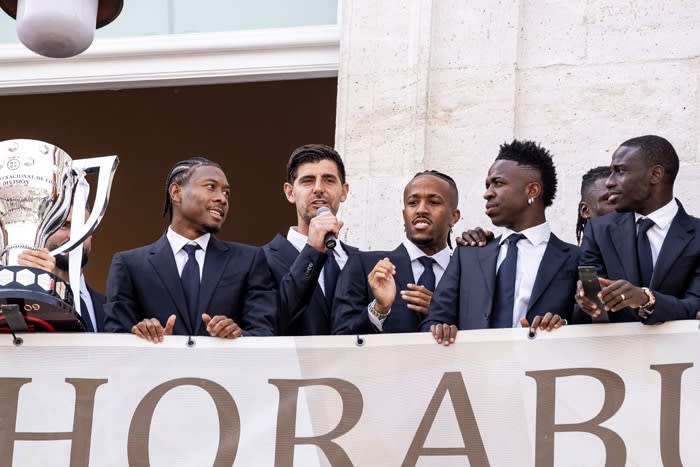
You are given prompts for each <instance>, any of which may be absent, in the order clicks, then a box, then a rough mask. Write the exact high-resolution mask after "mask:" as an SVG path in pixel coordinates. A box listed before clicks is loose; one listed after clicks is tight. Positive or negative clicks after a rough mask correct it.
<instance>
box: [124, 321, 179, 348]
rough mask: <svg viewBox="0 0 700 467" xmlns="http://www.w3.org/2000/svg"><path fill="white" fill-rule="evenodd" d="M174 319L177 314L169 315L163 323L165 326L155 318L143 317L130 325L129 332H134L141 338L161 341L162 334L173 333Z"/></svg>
mask: <svg viewBox="0 0 700 467" xmlns="http://www.w3.org/2000/svg"><path fill="white" fill-rule="evenodd" d="M176 319H177V316H175V315H170V316H169V317H168V321H167V322H166V323H165V328H164V327H163V326H162V325H161V324H160V321H158V320H157V319H156V318H149V319H144V320H143V321H141V322H140V323H137V324H135V325H134V326H132V327H131V333H132V334H136V335H137V336H139V337H140V338H141V339H146V340H147V341H149V342H153V343H154V344H158V343H160V342H163V336H171V335H172V334H173V327H175V320H176Z"/></svg>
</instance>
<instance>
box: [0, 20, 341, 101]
mask: <svg viewBox="0 0 700 467" xmlns="http://www.w3.org/2000/svg"><path fill="white" fill-rule="evenodd" d="M339 46H340V32H339V27H338V25H330V26H305V27H295V28H280V29H259V30H250V31H230V32H217V33H196V34H170V35H161V36H134V37H124V38H110V39H96V40H95V42H94V43H93V45H92V46H91V47H90V49H88V50H87V51H86V52H84V53H83V54H81V55H78V56H77V57H72V58H69V59H50V58H45V57H41V56H39V55H36V54H34V53H33V52H31V51H29V50H27V49H26V48H24V46H22V45H21V44H8V45H0V69H2V73H0V95H13V94H35V93H51V92H69V91H93V90H106V89H109V90H117V89H128V88H144V87H156V86H178V85H190V84H218V83H234V82H246V81H270V80H284V79H306V78H325V77H332V76H337V75H338V66H339Z"/></svg>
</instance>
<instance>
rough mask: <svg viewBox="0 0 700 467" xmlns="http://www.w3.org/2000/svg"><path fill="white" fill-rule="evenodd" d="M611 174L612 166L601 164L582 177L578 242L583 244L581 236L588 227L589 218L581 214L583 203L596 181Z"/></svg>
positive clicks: (577, 229)
mask: <svg viewBox="0 0 700 467" xmlns="http://www.w3.org/2000/svg"><path fill="white" fill-rule="evenodd" d="M609 176H610V167H607V166H604V165H601V166H599V167H594V168H592V169H591V170H589V171H588V172H586V173H585V174H583V178H581V201H579V203H578V219H577V220H576V242H577V243H578V244H581V236H582V235H583V229H585V228H586V223H587V222H588V219H586V218H585V217H583V216H582V215H581V203H583V202H584V200H585V198H586V195H587V194H588V191H589V190H590V189H591V188H593V185H595V182H597V181H598V180H600V179H602V178H608V177H609Z"/></svg>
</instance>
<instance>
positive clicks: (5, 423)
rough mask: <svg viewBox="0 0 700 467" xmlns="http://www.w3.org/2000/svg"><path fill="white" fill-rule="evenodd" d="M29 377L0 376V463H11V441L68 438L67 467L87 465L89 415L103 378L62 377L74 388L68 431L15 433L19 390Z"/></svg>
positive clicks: (89, 436) (84, 466) (12, 452)
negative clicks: (71, 419) (70, 428)
mask: <svg viewBox="0 0 700 467" xmlns="http://www.w3.org/2000/svg"><path fill="white" fill-rule="evenodd" d="M31 381H32V379H31V378H0V401H3V403H2V404H0V420H2V424H0V465H12V456H13V454H14V447H15V441H55V440H65V439H67V440H70V441H71V450H70V467H88V464H89V463H90V439H91V435H92V414H93V412H94V409H95V393H96V392H97V388H98V387H100V386H101V385H103V384H105V383H106V382H107V380H106V379H81V378H66V383H68V384H70V385H72V386H73V387H74V388H75V410H74V412H73V431H68V432H19V433H18V432H17V431H15V427H16V426H17V405H18V403H19V390H20V389H21V388H22V386H24V385H25V384H27V383H29V382H31Z"/></svg>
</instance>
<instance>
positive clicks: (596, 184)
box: [576, 165, 615, 244]
mask: <svg viewBox="0 0 700 467" xmlns="http://www.w3.org/2000/svg"><path fill="white" fill-rule="evenodd" d="M610 173H611V172H610V167H608V166H604V165H603V166H600V167H594V168H592V169H591V170H589V171H588V172H586V173H585V174H583V178H582V179H581V201H580V202H579V203H578V219H577V220H576V241H577V242H578V243H579V244H580V243H581V235H583V230H584V229H585V228H586V224H587V223H588V220H589V219H595V218H596V217H600V216H604V215H606V214H609V213H611V212H613V211H614V210H615V206H613V204H612V203H611V202H610V201H609V200H608V197H609V196H610V194H609V193H608V188H607V187H606V186H605V183H606V181H607V179H608V177H609V176H610Z"/></svg>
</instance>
